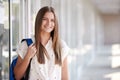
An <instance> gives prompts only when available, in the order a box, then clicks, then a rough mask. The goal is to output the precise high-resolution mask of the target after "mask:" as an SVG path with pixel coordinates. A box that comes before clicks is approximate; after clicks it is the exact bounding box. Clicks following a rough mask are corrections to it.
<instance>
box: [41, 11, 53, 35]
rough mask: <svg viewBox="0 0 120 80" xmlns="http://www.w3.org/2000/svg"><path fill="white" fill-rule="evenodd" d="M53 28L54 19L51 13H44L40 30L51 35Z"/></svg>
mask: <svg viewBox="0 0 120 80" xmlns="http://www.w3.org/2000/svg"><path fill="white" fill-rule="evenodd" d="M54 26H55V18H54V14H53V13H52V12H46V13H45V15H44V16H43V19H42V26H41V30H42V31H44V32H47V33H51V32H52V31H53V29H54Z"/></svg>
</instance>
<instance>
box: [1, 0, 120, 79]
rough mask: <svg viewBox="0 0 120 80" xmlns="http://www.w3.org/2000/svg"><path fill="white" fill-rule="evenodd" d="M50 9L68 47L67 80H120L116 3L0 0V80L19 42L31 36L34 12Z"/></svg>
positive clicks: (117, 0)
mask: <svg viewBox="0 0 120 80" xmlns="http://www.w3.org/2000/svg"><path fill="white" fill-rule="evenodd" d="M46 5H47V6H52V7H54V8H55V10H56V14H57V17H58V21H59V26H60V27H59V30H60V36H61V38H62V39H63V40H65V42H66V43H67V45H68V46H69V47H70V52H69V55H68V65H69V75H70V80H120V0H0V80H9V63H10V62H11V61H12V60H13V59H14V57H15V56H16V52H15V51H16V48H17V45H18V44H19V42H20V40H21V39H22V38H27V37H31V35H34V21H35V16H36V14H37V12H38V10H39V9H40V8H41V7H43V6H46Z"/></svg>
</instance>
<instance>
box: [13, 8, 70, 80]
mask: <svg viewBox="0 0 120 80" xmlns="http://www.w3.org/2000/svg"><path fill="white" fill-rule="evenodd" d="M58 33H59V32H58V22H57V17H56V14H55V10H54V8H53V7H48V6H45V7H42V8H41V9H40V10H39V11H38V13H37V16H36V19H35V36H34V37H33V38H32V40H33V44H31V45H30V46H29V47H27V46H26V42H22V43H21V44H20V45H19V46H18V49H17V51H16V52H17V53H18V60H17V63H16V66H15V68H14V74H15V78H16V80H20V79H21V78H22V77H23V76H24V75H25V71H26V69H27V67H28V65H29V63H30V61H31V63H30V65H31V67H30V74H29V78H28V80H38V79H40V80H61V79H62V80H68V79H69V78H68V69H67V54H68V51H69V48H68V46H67V45H66V43H65V42H64V41H63V40H61V39H60V37H59V34H58Z"/></svg>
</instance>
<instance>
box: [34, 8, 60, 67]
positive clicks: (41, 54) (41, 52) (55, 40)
mask: <svg viewBox="0 0 120 80" xmlns="http://www.w3.org/2000/svg"><path fill="white" fill-rule="evenodd" d="M46 12H52V13H53V14H54V18H55V26H54V30H53V31H52V32H51V37H52V47H53V51H54V55H55V64H59V65H61V64H62V60H61V45H60V39H59V35H58V21H57V18H56V15H55V12H54V9H53V8H52V7H48V6H45V7H43V8H41V9H40V10H39V11H38V13H37V16H36V20H35V44H36V48H37V58H38V62H39V63H41V64H44V63H45V56H46V57H47V59H49V56H48V54H47V51H46V49H45V47H44V46H43V45H42V43H41V41H40V38H39V37H40V34H41V32H40V31H41V30H40V29H41V25H42V19H43V17H44V15H45V13H46Z"/></svg>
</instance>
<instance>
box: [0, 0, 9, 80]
mask: <svg viewBox="0 0 120 80" xmlns="http://www.w3.org/2000/svg"><path fill="white" fill-rule="evenodd" d="M8 8H9V7H8V0H0V80H8V79H9V21H8V16H9V14H8Z"/></svg>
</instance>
